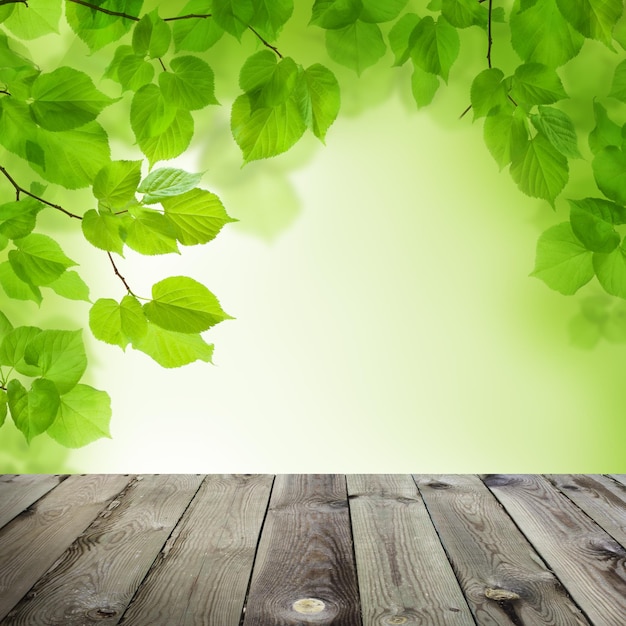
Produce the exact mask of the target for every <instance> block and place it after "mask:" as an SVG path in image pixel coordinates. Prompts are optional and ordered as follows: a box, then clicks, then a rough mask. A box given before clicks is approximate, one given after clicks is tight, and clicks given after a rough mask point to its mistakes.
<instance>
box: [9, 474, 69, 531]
mask: <svg viewBox="0 0 626 626" xmlns="http://www.w3.org/2000/svg"><path fill="white" fill-rule="evenodd" d="M66 478H67V476H57V475H48V474H6V475H4V476H0V505H2V506H0V528H2V527H3V526H6V525H7V524H8V523H9V522H10V521H11V520H12V519H13V518H14V517H16V516H17V515H19V514H20V513H21V512H22V511H23V510H24V509H26V508H28V507H29V506H30V505H31V504H33V502H36V501H37V500H39V498H41V497H42V496H43V495H45V494H46V493H48V492H49V491H50V490H51V489H54V488H55V487H56V486H57V485H58V484H59V483H60V482H62V481H63V480H65V479H66Z"/></svg>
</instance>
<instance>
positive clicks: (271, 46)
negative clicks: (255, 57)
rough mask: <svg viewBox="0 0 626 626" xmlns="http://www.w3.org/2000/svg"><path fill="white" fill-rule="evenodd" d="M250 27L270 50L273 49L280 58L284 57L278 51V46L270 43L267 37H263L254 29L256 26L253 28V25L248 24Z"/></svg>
mask: <svg viewBox="0 0 626 626" xmlns="http://www.w3.org/2000/svg"><path fill="white" fill-rule="evenodd" d="M248 29H249V30H251V31H252V32H253V33H254V34H255V35H256V36H257V37H258V38H259V40H260V41H261V43H262V44H263V45H264V46H265V47H266V48H269V49H270V50H273V51H274V52H275V53H276V54H277V56H278V58H279V59H282V58H283V55H282V54H281V53H280V52H279V51H278V48H276V47H275V46H273V45H272V44H270V43H269V42H268V41H266V40H265V39H263V37H262V36H261V35H260V34H259V33H258V32H257V31H256V30H254V28H252V26H248Z"/></svg>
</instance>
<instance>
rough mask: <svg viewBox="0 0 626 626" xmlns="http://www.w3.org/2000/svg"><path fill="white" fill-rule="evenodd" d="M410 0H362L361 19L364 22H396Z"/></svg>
mask: <svg viewBox="0 0 626 626" xmlns="http://www.w3.org/2000/svg"><path fill="white" fill-rule="evenodd" d="M407 1H408V0H385V2H380V0H361V4H362V9H361V13H360V14H359V19H360V20H362V21H363V22H374V23H380V22H389V21H391V20H395V19H396V18H397V17H398V15H400V12H401V11H402V9H404V7H405V6H406V3H407Z"/></svg>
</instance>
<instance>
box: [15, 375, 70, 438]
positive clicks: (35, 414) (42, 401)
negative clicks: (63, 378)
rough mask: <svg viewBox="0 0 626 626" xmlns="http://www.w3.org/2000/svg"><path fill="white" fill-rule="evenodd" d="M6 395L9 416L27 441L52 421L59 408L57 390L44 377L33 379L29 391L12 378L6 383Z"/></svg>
mask: <svg viewBox="0 0 626 626" xmlns="http://www.w3.org/2000/svg"><path fill="white" fill-rule="evenodd" d="M7 397H8V404H9V410H10V411H11V417H12V418H13V421H14V422H15V425H16V426H17V428H18V429H19V430H20V431H22V433H23V434H24V437H26V441H28V443H30V442H31V440H32V439H33V437H36V436H37V435H41V433H43V432H44V431H45V430H46V429H47V428H48V427H49V426H50V425H51V424H52V423H53V422H54V419H55V417H56V415H57V411H58V410H59V404H60V398H59V392H58V391H57V388H56V386H55V385H54V383H53V382H51V381H49V380H46V379H45V378H38V379H37V380H34V381H33V384H32V385H31V388H30V390H29V391H26V389H25V388H24V386H23V385H22V383H21V382H20V381H19V380H17V379H13V380H11V381H9V384H8V385H7Z"/></svg>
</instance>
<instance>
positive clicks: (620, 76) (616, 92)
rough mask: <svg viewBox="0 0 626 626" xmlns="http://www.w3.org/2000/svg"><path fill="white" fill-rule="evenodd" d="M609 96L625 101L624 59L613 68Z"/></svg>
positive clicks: (625, 78) (625, 74)
mask: <svg viewBox="0 0 626 626" xmlns="http://www.w3.org/2000/svg"><path fill="white" fill-rule="evenodd" d="M609 96H611V97H612V98H617V99H618V100H621V101H622V102H626V59H624V60H623V61H622V62H621V63H619V64H618V65H617V67H616V68H615V73H614V74H613V82H612V84H611V91H610V92H609Z"/></svg>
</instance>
